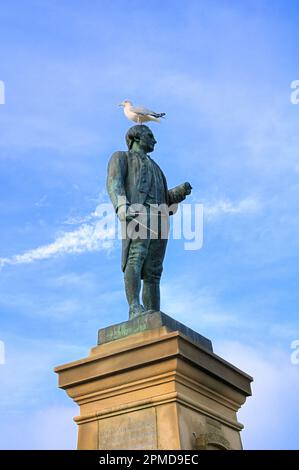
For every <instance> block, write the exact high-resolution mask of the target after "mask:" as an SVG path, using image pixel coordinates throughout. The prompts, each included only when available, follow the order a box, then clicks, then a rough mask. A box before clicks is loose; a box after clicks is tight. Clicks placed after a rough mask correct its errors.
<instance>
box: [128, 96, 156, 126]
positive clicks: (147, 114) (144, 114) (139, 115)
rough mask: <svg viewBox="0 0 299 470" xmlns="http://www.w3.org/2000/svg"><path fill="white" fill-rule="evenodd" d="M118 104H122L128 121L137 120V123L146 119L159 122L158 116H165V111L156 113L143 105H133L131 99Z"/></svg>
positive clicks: (141, 122)
mask: <svg viewBox="0 0 299 470" xmlns="http://www.w3.org/2000/svg"><path fill="white" fill-rule="evenodd" d="M119 106H123V108H124V113H125V116H126V117H127V118H128V119H129V120H130V121H133V122H137V123H138V124H143V123H144V122H148V121H155V122H160V118H163V117H164V116H165V113H156V112H155V111H151V110H150V109H148V108H144V107H143V106H133V103H132V101H129V100H125V101H123V102H122V103H120V104H119Z"/></svg>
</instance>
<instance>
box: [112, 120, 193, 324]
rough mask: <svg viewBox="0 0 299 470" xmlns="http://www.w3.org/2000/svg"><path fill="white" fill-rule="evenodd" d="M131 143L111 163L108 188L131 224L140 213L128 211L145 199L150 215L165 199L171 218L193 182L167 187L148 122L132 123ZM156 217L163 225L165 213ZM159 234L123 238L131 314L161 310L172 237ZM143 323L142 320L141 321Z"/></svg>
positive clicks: (122, 216) (124, 219) (128, 138)
mask: <svg viewBox="0 0 299 470" xmlns="http://www.w3.org/2000/svg"><path fill="white" fill-rule="evenodd" d="M126 142H127V146H128V151H126V152H125V151H119V152H115V153H114V154H113V155H112V157H111V159H110V161H109V165H108V176H107V190H108V193H109V196H110V198H111V201H112V204H113V206H114V208H115V211H116V213H117V215H118V217H119V218H120V220H121V221H122V222H123V223H124V224H125V225H127V227H128V224H129V223H130V222H132V219H134V217H135V216H136V215H135V214H134V213H133V215H132V213H131V214H129V211H128V209H130V206H131V205H132V204H142V205H143V206H144V207H145V209H144V211H145V216H146V217H147V216H149V214H150V211H151V207H152V206H151V205H153V204H158V205H160V204H163V205H165V206H166V207H167V208H169V209H170V211H167V215H166V216H165V215H164V217H166V218H167V221H168V216H169V215H172V213H173V212H174V211H172V209H173V207H175V205H177V204H178V203H180V202H181V201H183V200H184V199H185V198H186V196H187V195H188V194H190V193H191V189H192V188H191V185H190V183H183V184H181V185H179V186H176V187H175V188H172V189H168V187H167V181H166V178H165V175H164V173H163V171H162V170H161V168H160V167H159V165H158V164H157V163H156V162H155V161H154V160H153V159H151V158H150V156H149V155H148V153H151V152H153V150H154V147H155V144H156V140H155V138H154V135H153V133H152V131H151V130H150V129H149V127H147V126H144V125H138V126H133V127H131V128H130V129H129V130H128V132H127V134H126ZM124 200H125V202H123V201H124ZM157 217H159V218H160V219H158V222H159V227H160V225H162V219H161V217H162V215H161V214H159V215H157ZM146 220H147V219H146ZM134 222H135V221H133V223H134ZM163 222H165V219H164V221H163ZM167 223H168V222H167ZM159 230H160V229H159ZM156 235H158V236H157V237H154V238H153V237H152V231H149V232H148V237H147V238H146V239H141V238H137V239H134V240H133V239H131V238H130V237H126V238H125V239H123V240H122V270H123V272H124V281H125V291H126V297H127V300H128V304H129V318H130V319H132V318H135V317H139V315H142V314H144V313H146V312H147V311H153V310H155V311H159V310H160V279H161V274H162V270H163V260H164V256H165V252H166V246H167V237H162V236H161V234H160V231H159V232H157V233H156ZM142 281H143V288H142V303H141V302H140V291H141V283H142ZM138 322H140V324H141V323H142V320H138ZM138 322H137V323H138ZM138 324H139V323H138ZM136 325H137V324H136Z"/></svg>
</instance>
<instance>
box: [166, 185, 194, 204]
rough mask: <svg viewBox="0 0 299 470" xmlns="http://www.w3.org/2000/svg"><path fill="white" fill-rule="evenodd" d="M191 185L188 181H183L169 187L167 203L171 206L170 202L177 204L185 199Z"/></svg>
mask: <svg viewBox="0 0 299 470" xmlns="http://www.w3.org/2000/svg"><path fill="white" fill-rule="evenodd" d="M191 189H192V187H191V185H190V183H187V182H186V183H183V184H180V185H179V186H175V188H172V189H169V190H168V201H169V205H170V206H171V205H172V204H178V203H180V202H182V201H184V199H186V196H187V195H188V194H190V193H191Z"/></svg>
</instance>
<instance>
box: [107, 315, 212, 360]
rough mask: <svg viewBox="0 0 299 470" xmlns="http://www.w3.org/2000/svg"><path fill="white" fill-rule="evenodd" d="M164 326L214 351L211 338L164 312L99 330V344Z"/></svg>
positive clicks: (141, 316)
mask: <svg viewBox="0 0 299 470" xmlns="http://www.w3.org/2000/svg"><path fill="white" fill-rule="evenodd" d="M162 326H166V327H167V328H168V330H170V331H179V332H180V333H182V334H183V335H184V336H186V337H187V338H188V339H190V340H191V341H193V342H194V343H196V344H199V345H200V346H202V347H204V348H205V349H207V350H209V351H210V352H213V348H212V343H211V341H210V340H209V339H207V338H205V337H204V336H202V335H200V334H199V333H196V331H194V330H192V329H191V328H188V327H187V326H185V325H183V324H182V323H180V322H178V321H176V320H174V319H173V318H171V317H170V316H168V315H166V314H165V313H163V312H151V313H144V314H143V315H139V316H138V317H135V318H133V319H132V320H128V321H126V322H123V323H118V324H117V325H112V326H108V327H107V328H102V329H100V330H99V335H98V344H104V343H109V342H111V341H115V340H117V339H121V338H125V337H126V336H130V335H132V334H136V333H141V332H143V331H146V330H153V329H155V328H161V327H162Z"/></svg>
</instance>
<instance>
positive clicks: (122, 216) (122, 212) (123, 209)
mask: <svg viewBox="0 0 299 470" xmlns="http://www.w3.org/2000/svg"><path fill="white" fill-rule="evenodd" d="M117 216H118V218H119V220H120V221H121V222H125V220H126V218H127V206H126V204H124V205H123V206H120V207H119V208H118V211H117Z"/></svg>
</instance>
